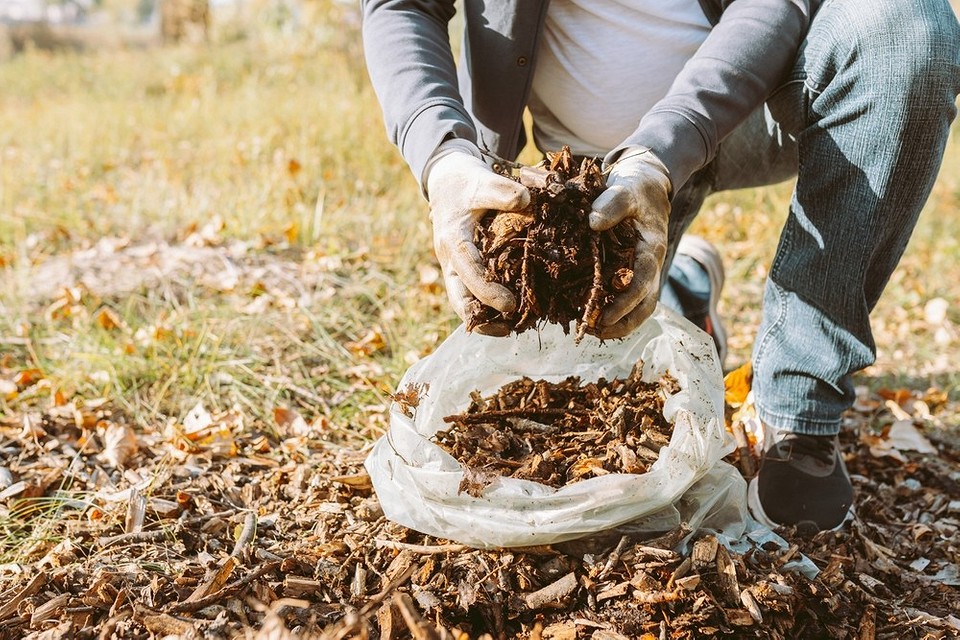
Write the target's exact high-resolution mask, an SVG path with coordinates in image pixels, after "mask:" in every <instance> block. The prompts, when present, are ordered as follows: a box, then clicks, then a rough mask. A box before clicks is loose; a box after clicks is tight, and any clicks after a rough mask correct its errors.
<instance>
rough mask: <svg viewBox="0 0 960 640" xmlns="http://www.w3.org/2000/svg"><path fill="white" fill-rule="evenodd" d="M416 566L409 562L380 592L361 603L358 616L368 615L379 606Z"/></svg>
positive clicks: (411, 573) (408, 577)
mask: <svg viewBox="0 0 960 640" xmlns="http://www.w3.org/2000/svg"><path fill="white" fill-rule="evenodd" d="M418 568H419V566H418V565H417V564H416V563H413V564H411V565H410V566H409V567H407V568H406V569H404V571H403V573H401V574H400V575H398V576H397V577H396V578H394V579H393V580H391V581H390V582H388V583H387V585H386V586H385V587H384V588H383V589H381V590H380V593H378V594H375V595H374V596H373V597H371V598H370V599H369V600H367V604H365V605H363V608H362V609H360V613H359V616H360V618H364V617H366V616H368V615H369V614H370V612H371V611H373V610H374V609H375V608H376V607H377V606H379V605H380V603H381V602H383V601H384V600H386V598H387V596H389V595H390V594H391V593H393V591H394V590H395V589H396V588H397V587H399V586H400V585H402V584H403V583H405V582H406V581H407V580H409V579H410V576H412V575H413V572H414V571H416V570H417V569H418Z"/></svg>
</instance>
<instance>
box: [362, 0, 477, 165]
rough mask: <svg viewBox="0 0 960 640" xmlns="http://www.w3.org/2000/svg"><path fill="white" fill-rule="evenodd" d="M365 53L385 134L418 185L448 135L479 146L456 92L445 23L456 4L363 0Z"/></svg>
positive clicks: (451, 0)
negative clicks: (383, 122)
mask: <svg viewBox="0 0 960 640" xmlns="http://www.w3.org/2000/svg"><path fill="white" fill-rule="evenodd" d="M361 4H362V9H363V50H364V54H365V57H366V62H367V70H368V72H369V74H370V79H371V81H372V84H373V88H374V91H375V92H376V94H377V98H378V99H379V101H380V106H381V108H382V109H383V117H384V120H385V122H386V127H387V135H388V136H389V138H390V140H391V142H393V143H394V144H395V145H397V147H398V148H399V149H400V153H401V154H402V155H403V157H404V159H405V160H406V161H407V164H409V165H410V169H411V170H412V171H413V174H414V176H415V177H416V179H417V181H418V182H420V181H421V179H422V177H423V170H424V168H425V167H426V164H427V161H428V160H429V159H430V156H431V155H432V154H433V152H434V151H435V150H436V149H437V147H438V146H440V143H441V142H442V141H443V140H444V139H445V138H448V137H453V138H463V139H466V140H469V141H471V142H474V143H475V142H476V140H477V132H476V128H475V127H474V125H473V121H472V119H471V118H470V115H469V113H468V112H467V110H466V108H465V107H464V106H463V100H462V98H461V96H460V92H459V90H458V89H457V73H456V66H455V65H454V61H453V54H452V53H451V50H450V37H449V34H448V31H447V25H448V23H449V21H450V18H451V17H453V14H454V6H453V4H454V3H453V0H449V1H445V2H429V1H427V0H423V1H419V2H418V1H416V0H362V3H361Z"/></svg>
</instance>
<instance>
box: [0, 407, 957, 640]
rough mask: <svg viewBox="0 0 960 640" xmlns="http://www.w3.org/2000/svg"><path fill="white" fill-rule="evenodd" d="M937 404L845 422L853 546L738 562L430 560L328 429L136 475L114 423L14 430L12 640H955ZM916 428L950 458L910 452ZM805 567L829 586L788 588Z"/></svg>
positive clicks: (2, 610)
mask: <svg viewBox="0 0 960 640" xmlns="http://www.w3.org/2000/svg"><path fill="white" fill-rule="evenodd" d="M928 396H929V394H927V395H924V394H921V393H914V394H909V393H908V394H905V395H902V397H901V396H897V400H896V401H895V402H894V403H893V404H891V402H892V401H890V400H887V401H886V402H884V399H883V398H879V397H878V396H876V395H870V396H868V397H866V400H869V402H860V403H858V410H857V411H853V412H851V413H850V416H849V419H848V422H847V427H846V429H845V431H844V433H843V446H844V451H845V454H846V456H847V458H848V464H849V466H850V470H851V473H852V474H853V478H854V482H855V485H856V489H857V496H858V509H857V518H856V520H855V521H854V522H853V523H852V524H851V525H849V526H848V527H847V528H846V529H845V530H843V531H841V532H827V533H821V534H818V535H817V536H815V537H813V538H809V539H805V538H800V537H798V536H796V535H795V534H794V533H793V532H791V531H789V530H786V531H782V532H781V533H782V534H783V535H784V537H785V538H786V539H787V540H788V541H789V542H790V544H791V546H790V547H789V549H786V550H784V549H762V548H755V549H753V550H751V551H750V552H748V553H746V554H743V555H740V554H736V553H732V552H730V551H728V550H727V549H726V548H725V547H723V546H722V545H718V544H717V542H716V540H715V539H714V538H713V537H712V536H710V535H701V536H699V537H698V538H697V539H696V540H695V542H694V544H693V546H692V550H691V552H690V553H688V554H686V555H683V556H681V555H679V554H677V553H675V552H674V551H673V550H672V549H673V547H674V545H675V543H676V541H677V540H678V539H679V538H680V537H681V536H683V535H684V534H685V533H686V532H684V531H682V530H678V531H674V532H670V533H668V534H667V535H665V536H663V537H662V538H659V539H654V540H638V539H634V538H631V537H630V536H624V535H621V534H620V533H617V532H610V533H607V534H605V535H601V536H596V537H593V538H590V539H585V540H579V541H575V542H570V543H564V544H557V545H550V546H545V547H538V548H527V549H514V550H498V551H480V550H473V549H469V548H465V547H463V546H461V545H457V544H453V543H450V542H448V541H445V540H438V539H435V538H431V537H428V536H424V535H422V534H418V533H416V532H413V531H410V530H407V529H405V528H403V527H400V526H398V525H395V524H393V523H390V522H388V521H387V520H386V519H385V518H384V517H383V515H382V511H381V509H380V506H379V504H378V502H377V499H376V496H375V495H373V493H372V489H371V486H370V483H369V479H368V477H367V476H366V474H365V473H364V472H363V469H362V460H363V457H364V455H363V453H362V446H363V444H364V443H363V441H361V440H360V439H359V438H357V436H351V435H350V433H349V432H348V431H346V430H344V431H340V430H337V429H336V428H335V427H334V426H333V425H330V424H328V423H324V422H322V421H317V422H314V423H306V422H304V421H296V420H290V419H289V417H290V416H285V417H284V419H283V420H282V424H278V425H272V426H270V428H267V427H266V426H263V427H258V426H257V425H244V424H243V423H242V421H238V420H237V416H236V415H234V414H231V413H230V412H224V413H214V414H212V415H210V416H208V417H207V419H205V420H203V421H202V422H200V423H199V424H200V425H202V429H200V428H190V429H184V428H181V427H183V425H176V424H171V425H167V427H165V428H160V429H158V430H157V431H158V432H157V433H155V434H144V433H137V435H136V437H137V444H138V447H137V448H136V449H135V450H128V451H127V454H124V455H120V454H119V453H118V452H117V450H116V449H115V445H116V443H115V442H113V441H111V442H113V444H110V443H108V442H107V440H108V438H107V435H106V434H107V433H108V432H107V431H106V426H105V425H116V424H122V423H123V415H122V413H120V412H117V411H113V410H112V409H111V408H110V407H108V406H106V405H101V406H83V405H82V404H71V405H67V406H60V407H53V408H50V409H47V410H43V411H39V412H37V413H33V414H29V415H26V416H22V417H17V418H16V419H14V418H12V417H8V418H4V419H3V421H2V422H0V450H2V451H3V460H4V463H3V464H4V467H3V469H4V470H3V473H2V474H0V475H2V476H3V477H2V478H0V480H2V481H3V482H2V484H3V487H4V488H3V489H0V506H2V512H0V535H2V539H3V541H4V551H5V556H6V561H7V562H8V564H4V565H0V638H10V639H13V638H17V639H20V638H41V637H42V638H47V639H55V638H152V637H164V636H167V635H175V636H179V637H183V638H191V637H205V638H232V637H250V638H287V637H304V638H306V637H322V638H347V637H368V638H410V637H413V638H418V639H422V638H465V637H482V636H484V634H489V635H488V636H487V637H493V638H553V639H557V638H593V639H596V640H613V639H619V638H624V637H631V638H636V637H642V638H704V637H726V638H752V637H761V638H827V637H829V638H858V639H867V638H920V637H926V638H945V637H955V636H956V634H957V633H958V631H957V630H958V628H960V620H958V619H957V611H960V591H958V587H957V585H958V583H960V576H958V574H957V570H958V565H957V558H958V550H960V535H958V531H960V447H958V446H957V442H956V439H955V437H956V431H955V429H953V430H951V429H950V428H947V427H946V426H945V425H943V424H942V423H941V422H940V421H939V418H938V415H941V414H942V415H946V414H945V413H942V412H946V411H947V410H948V409H946V408H945V406H946V405H937V404H936V403H933V402H932V401H929V400H928V401H924V399H925V398H927V397H928ZM895 407H896V409H895ZM897 412H900V413H899V414H898V413H897ZM904 414H909V420H907V422H908V423H909V425H910V426H911V428H912V429H913V430H914V431H917V432H919V433H922V434H923V435H925V436H926V438H927V439H928V441H929V442H932V443H933V446H934V447H935V449H934V451H933V452H931V453H927V454H920V453H914V452H911V451H909V450H906V449H903V448H902V444H898V443H900V442H901V441H900V440H897V439H896V438H894V435H895V434H896V433H898V431H897V429H900V432H902V429H901V428H900V427H897V428H894V427H895V425H896V424H897V423H903V422H904V420H905V419H904V417H903V415H904ZM296 424H299V425H300V426H299V427H297V428H296V429H293V428H292V427H290V426H289V425H296ZM194 427H197V425H196V424H194ZM901 427H902V424H901ZM351 438H353V439H351ZM127 444H128V445H130V446H132V444H131V443H129V442H128V443H127ZM111 446H113V447H114V448H111ZM898 447H899V448H898ZM120 460H123V461H124V464H120V465H117V464H114V463H116V462H118V461H120ZM24 540H26V541H28V542H29V544H28V545H26V546H24V545H23V544H21V543H22V541H24ZM17 541H20V542H17ZM14 548H15V549H16V552H17V558H16V560H15V561H14V559H12V558H11V557H10V553H11V551H12V550H13V549H14ZM800 553H803V554H806V555H807V556H808V557H809V558H811V559H812V560H813V561H814V562H815V563H816V564H817V565H818V566H819V567H820V568H821V569H822V572H821V573H820V575H819V576H818V577H817V578H816V579H814V580H808V579H806V578H804V577H802V576H800V575H798V574H797V573H794V572H792V571H790V570H789V568H788V567H789V563H790V560H792V559H795V558H796V557H798V554H800ZM464 634H466V635H464Z"/></svg>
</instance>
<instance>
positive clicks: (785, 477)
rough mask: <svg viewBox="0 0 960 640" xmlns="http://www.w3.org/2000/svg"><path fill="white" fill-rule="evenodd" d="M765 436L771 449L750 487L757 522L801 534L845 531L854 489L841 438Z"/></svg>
mask: <svg viewBox="0 0 960 640" xmlns="http://www.w3.org/2000/svg"><path fill="white" fill-rule="evenodd" d="M766 434H768V435H770V436H771V441H772V443H771V444H770V445H769V446H767V445H765V449H766V450H765V452H764V454H763V457H762V458H761V460H760V471H759V472H758V473H757V477H756V478H754V479H753V480H752V481H751V482H750V491H749V500H748V502H749V504H750V511H752V512H753V516H754V517H755V518H756V519H757V520H759V521H760V522H762V523H763V524H765V525H767V526H768V527H770V528H775V527H777V526H781V525H793V526H796V527H797V531H798V533H801V534H812V533H816V532H817V531H826V530H830V529H838V528H840V526H841V525H843V523H844V521H845V520H846V519H847V517H848V516H849V515H850V514H851V507H852V506H853V484H852V483H851V482H850V474H848V473H847V467H846V465H845V464H844V463H843V457H842V456H841V455H840V443H839V440H838V438H837V436H808V435H803V434H800V433H790V432H782V433H777V432H776V431H774V430H773V429H769V428H767V429H766Z"/></svg>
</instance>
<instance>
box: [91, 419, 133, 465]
mask: <svg viewBox="0 0 960 640" xmlns="http://www.w3.org/2000/svg"><path fill="white" fill-rule="evenodd" d="M139 448H140V445H139V443H138V442H137V435H136V434H135V433H134V432H133V429H131V428H130V427H128V426H127V425H125V424H116V423H110V424H109V426H107V430H106V432H105V433H104V434H103V452H102V453H101V454H100V455H101V456H102V457H103V459H104V460H106V461H107V462H108V463H109V464H110V466H112V467H122V466H124V465H126V463H127V460H129V459H130V457H131V456H133V455H134V454H135V453H137V450H138V449H139Z"/></svg>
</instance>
